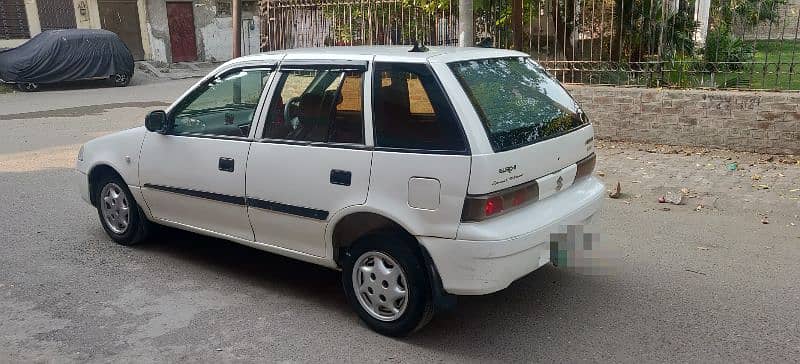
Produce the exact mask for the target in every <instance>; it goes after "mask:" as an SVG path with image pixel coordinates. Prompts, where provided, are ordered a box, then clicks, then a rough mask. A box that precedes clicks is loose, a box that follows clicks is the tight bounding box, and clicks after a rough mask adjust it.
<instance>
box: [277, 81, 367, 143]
mask: <svg viewBox="0 0 800 364" xmlns="http://www.w3.org/2000/svg"><path fill="white" fill-rule="evenodd" d="M362 82H363V72H362V71H352V70H342V69H335V68H330V69H300V70H291V69H290V70H283V71H281V75H280V78H279V80H278V85H277V88H276V92H275V95H274V96H273V99H272V102H271V103H270V108H269V114H268V115H267V123H266V127H265V129H264V138H267V139H279V140H291V141H305V142H324V143H348V144H363V143H364V118H363V107H362V105H363V97H362V96H363V95H362V89H363V86H362Z"/></svg>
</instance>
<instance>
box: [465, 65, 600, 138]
mask: <svg viewBox="0 0 800 364" xmlns="http://www.w3.org/2000/svg"><path fill="white" fill-rule="evenodd" d="M449 66H450V69H451V70H452V71H453V73H454V74H455V76H456V78H458V80H459V82H460V83H461V86H462V87H463V88H464V90H465V91H466V92H467V95H468V96H469V98H470V100H471V101H472V105H473V106H474V107H475V110H476V111H477V112H478V114H479V115H480V117H481V119H482V121H483V125H484V127H485V128H486V132H487V133H488V134H489V139H490V141H491V143H492V148H493V149H494V151H495V152H501V151H506V150H510V149H514V148H519V147H521V146H524V145H529V144H533V143H536V142H538V141H541V140H545V139H548V138H553V137H556V136H559V135H562V134H565V133H568V132H570V131H572V130H574V129H577V128H579V127H581V126H583V125H584V124H586V123H587V120H586V117H585V115H583V113H582V112H581V111H580V108H579V107H578V105H577V104H576V103H575V100H573V99H572V97H570V95H569V94H568V93H567V92H566V91H565V90H564V88H563V87H561V85H560V84H559V83H558V81H557V80H555V79H554V78H552V77H551V76H550V75H548V74H547V72H545V71H544V69H542V68H541V67H539V66H538V65H537V64H536V63H534V62H533V61H531V60H530V59H529V58H526V57H509V58H491V59H478V60H470V61H463V62H454V63H450V64H449Z"/></svg>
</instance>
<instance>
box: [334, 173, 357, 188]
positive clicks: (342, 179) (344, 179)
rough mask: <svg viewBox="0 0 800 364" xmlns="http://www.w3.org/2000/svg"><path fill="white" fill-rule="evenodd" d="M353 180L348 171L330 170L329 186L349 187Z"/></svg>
mask: <svg viewBox="0 0 800 364" xmlns="http://www.w3.org/2000/svg"><path fill="white" fill-rule="evenodd" d="M352 179H353V173H351V172H350V171H343V170H341V169H332V170H331V184H333V185H340V186H349V185H350V183H351V181H352Z"/></svg>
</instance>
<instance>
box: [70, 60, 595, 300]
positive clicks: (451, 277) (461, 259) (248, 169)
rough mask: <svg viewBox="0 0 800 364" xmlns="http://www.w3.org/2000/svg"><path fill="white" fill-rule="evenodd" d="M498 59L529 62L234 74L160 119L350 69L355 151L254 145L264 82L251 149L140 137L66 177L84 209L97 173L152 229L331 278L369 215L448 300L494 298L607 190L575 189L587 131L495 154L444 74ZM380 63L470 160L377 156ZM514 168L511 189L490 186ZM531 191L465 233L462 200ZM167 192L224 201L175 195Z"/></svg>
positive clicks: (270, 63) (95, 151) (112, 138)
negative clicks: (433, 110)
mask: <svg viewBox="0 0 800 364" xmlns="http://www.w3.org/2000/svg"><path fill="white" fill-rule="evenodd" d="M499 57H527V55H526V54H523V53H520V52H514V51H507V50H497V49H477V48H467V49H463V48H462V49H460V48H448V47H442V48H438V47H431V49H430V50H429V51H428V52H425V53H409V52H408V47H341V48H339V47H336V48H324V49H306V50H302V49H301V50H291V51H284V52H274V53H265V54H259V55H253V56H248V57H244V58H240V59H236V60H232V61H230V62H228V63H225V64H223V65H222V66H220V67H219V68H218V69H217V70H215V71H214V72H212V73H211V74H209V75H208V76H207V77H205V78H204V79H203V80H201V81H199V82H198V83H197V85H195V86H194V87H193V88H192V89H190V90H188V91H187V92H186V93H185V94H184V95H183V96H181V97H180V98H179V99H178V100H177V101H176V102H175V103H174V104H173V105H172V106H170V108H169V109H167V110H166V112H167V113H168V114H169V113H170V111H171V110H173V109H174V108H175V107H176V105H178V104H180V101H181V100H182V99H183V98H185V97H187V96H188V95H189V94H190V93H191V92H192V90H193V89H195V88H197V87H199V85H202V84H204V83H205V82H207V81H208V80H210V79H212V78H214V77H216V76H217V75H220V74H223V73H225V72H228V71H230V70H234V69H237V68H241V67H267V68H270V69H273V70H276V69H277V70H278V72H279V71H280V69H281V67H282V65H283V64H286V63H287V62H291V61H307V62H314V61H325V62H334V63H336V62H338V61H342V62H345V61H347V62H352V61H358V62H363V63H364V64H366V71H365V76H364V77H363V80H364V81H363V108H364V109H363V118H364V126H363V128H364V135H365V138H364V145H363V147H359V148H341V147H339V146H331V145H326V144H324V143H322V144H318V145H317V144H314V143H310V144H306V145H295V144H286V143H273V142H271V141H269V140H264V139H263V138H261V137H260V136H261V135H264V134H263V131H264V128H265V125H264V124H265V120H266V114H267V112H266V110H267V108H268V105H267V104H268V103H269V100H272V96H273V93H274V92H275V90H274V89H275V87H276V85H275V84H276V82H275V78H276V76H275V74H276V72H273V73H272V75H271V76H270V78H269V81H268V82H267V86H266V89H265V91H264V92H263V93H262V95H261V99H260V102H259V105H258V107H257V109H256V111H255V113H254V117H253V124H252V126H251V127H250V128H249V135H248V136H247V137H243V138H235V139H231V138H205V137H201V136H197V137H192V136H175V135H164V134H160V133H155V132H148V131H147V130H146V129H145V128H144V127H139V128H135V129H131V130H126V131H122V132H119V133H115V134H111V135H108V136H104V137H101V138H97V139H95V140H92V141H90V142H88V143H86V145H85V146H83V147H82V148H81V152H80V155H79V158H78V162H77V168H76V169H77V170H78V172H80V173H79V177H78V178H79V182H78V186H79V188H80V192H81V196H82V197H83V199H84V200H86V201H87V202H90V203H91V200H92V198H91V195H90V190H91V188H92V187H91V185H90V180H89V175H90V174H91V173H92V171H93V170H95V169H96V168H98V167H101V166H106V167H110V168H112V169H113V170H114V171H116V172H117V173H118V174H119V175H120V176H121V177H122V179H123V180H124V181H125V183H126V184H127V185H128V187H129V189H130V191H131V193H132V194H133V197H134V198H135V199H136V202H137V203H138V204H139V206H141V207H142V210H143V212H144V214H145V215H146V217H147V218H148V219H149V220H151V221H153V222H156V223H159V224H163V225H168V226H172V227H177V228H180V229H185V230H189V231H194V232H197V233H201V234H206V235H210V236H215V237H219V238H223V239H227V240H230V241H234V242H237V243H241V244H244V245H248V246H251V247H254V248H257V249H262V250H265V251H269V252H273V253H277V254H281V255H285V256H289V257H292V258H296V259H300V260H303V261H307V262H311V263H315V264H319V265H323V266H327V267H331V268H338V264H337V260H336V254H337V253H336V251H335V246H334V245H335V244H334V243H335V242H334V240H335V237H334V231H335V230H336V227H337V224H339V223H340V222H342V221H344V220H345V218H346V217H348V216H354V215H353V214H356V213H365V214H374V215H379V216H382V217H384V218H386V219H389V220H391V221H393V222H395V223H396V224H397V225H399V226H401V227H402V228H403V229H405V230H406V231H407V232H408V233H409V234H410V235H412V236H414V237H416V239H417V241H418V242H419V243H420V244H421V246H422V247H424V249H425V250H426V252H427V253H428V254H429V256H430V258H432V263H433V265H434V268H435V269H436V271H437V272H438V276H439V277H440V278H441V288H443V290H444V291H445V292H448V293H451V294H459V295H474V294H486V293H491V292H495V291H498V290H501V289H503V288H505V287H507V286H508V285H509V284H510V283H511V282H513V281H514V280H516V279H518V278H520V277H522V276H524V275H526V274H528V273H530V272H532V271H533V270H535V269H537V268H539V267H541V266H543V265H545V264H547V263H548V262H549V261H550V245H549V242H550V237H549V234H550V233H551V232H553V231H554V230H556V229H557V228H558V227H559V226H562V225H566V224H583V223H586V222H587V221H588V220H590V219H591V217H592V216H593V215H594V214H595V213H596V212H597V211H598V209H599V208H600V205H601V202H602V197H603V194H604V187H603V185H602V184H601V183H600V182H599V181H598V180H597V179H596V178H594V177H592V176H591V175H590V176H587V177H585V178H582V179H580V180H578V181H576V178H575V177H576V163H577V162H578V161H581V160H584V159H586V158H587V157H589V156H592V155H593V154H594V145H593V134H594V132H593V129H592V126H591V124H587V125H585V126H582V127H580V128H578V129H576V130H573V131H571V132H569V133H567V134H564V135H561V136H558V137H554V138H551V139H547V140H543V141H539V142H536V143H534V144H531V145H527V146H523V147H520V148H516V149H513V150H509V151H504V152H495V151H494V150H493V148H492V145H491V142H490V140H489V138H488V137H487V131H486V129H485V128H484V126H483V125H482V122H481V118H480V116H479V114H478V112H477V111H476V109H475V107H473V104H472V103H471V101H470V99H469V97H468V95H467V93H466V91H465V90H464V88H463V87H462V86H461V84H460V83H459V81H458V79H457V78H456V76H454V74H453V72H452V71H451V70H450V68H448V63H450V62H455V61H463V60H472V59H486V58H499ZM376 62H393V63H403V62H406V63H421V64H425V65H428V67H430V69H431V70H433V72H434V74H435V76H436V78H438V82H439V84H440V85H441V87H442V89H443V90H444V91H445V93H446V95H447V97H448V99H449V102H450V103H451V105H452V108H453V110H454V112H455V114H456V116H457V119H458V120H459V121H460V124H461V126H462V128H463V133H464V137H465V138H466V142H467V144H468V148H469V151H468V153H463V154H445V153H438V154H437V153H417V152H408V151H404V152H399V151H393V150H386V149H381V148H376V147H375V140H374V138H373V128H374V127H373V110H372V108H373V107H372V97H373V95H372V90H373V85H372V82H373V81H372V80H373V77H372V72H373V69H374V65H375V63H376ZM220 157H226V158H231V159H233V160H234V161H235V163H234V168H233V169H234V172H232V173H224V172H221V171H220V170H219V169H218V159H219V158H220ZM289 161H291V163H289ZM511 165H513V166H515V167H514V168H515V170H514V173H513V175H514V176H515V177H516V178H506V177H505V175H503V174H502V173H498V172H499V171H500V170H502V169H503V168H504V167H506V166H511ZM104 168H105V167H104ZM334 169H342V170H347V171H350V172H351V173H352V181H351V184H350V185H349V186H341V185H336V184H332V183H330V182H329V174H330V173H331V171H332V170H334ZM533 181H536V183H537V184H538V189H539V201H536V202H534V203H531V204H528V205H525V206H524V207H522V208H519V209H517V210H514V211H510V212H508V213H505V214H503V215H500V216H497V217H492V218H488V219H486V220H482V221H478V222H463V221H462V213H463V209H464V205H465V199H466V198H467V197H468V196H475V195H485V194H491V193H494V192H496V191H498V190H502V189H506V188H509V187H512V186H515V185H518V184H520V183H526V182H533ZM158 186H160V187H158ZM172 187H174V188H180V189H181V191H199V192H203V193H211V194H214V196H220V198H217V199H212V198H207V196H206V197H202V196H197V195H191V194H186V193H176V190H171V189H170V188H172ZM178 192H180V191H178ZM226 199H227V200H226ZM237 202H241V203H237ZM298 209H299V210H298ZM298 211H299V212H300V213H297V212H298Z"/></svg>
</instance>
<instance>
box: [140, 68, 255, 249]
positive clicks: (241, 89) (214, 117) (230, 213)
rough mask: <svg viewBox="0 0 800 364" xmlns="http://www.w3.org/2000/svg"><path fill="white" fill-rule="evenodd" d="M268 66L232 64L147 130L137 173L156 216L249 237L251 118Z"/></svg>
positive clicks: (253, 114)
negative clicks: (163, 126) (161, 129)
mask: <svg viewBox="0 0 800 364" xmlns="http://www.w3.org/2000/svg"><path fill="white" fill-rule="evenodd" d="M270 73H271V70H269V69H265V68H249V69H237V70H233V71H230V72H225V73H223V74H221V75H218V76H217V77H214V78H212V79H210V80H208V82H206V83H205V84H203V85H201V86H200V87H199V88H197V89H195V90H194V91H193V92H192V93H190V94H189V96H187V97H186V98H185V99H184V100H182V101H181V102H179V103H178V104H177V106H176V107H175V108H174V109H173V110H171V111H170V112H169V116H168V120H170V123H171V124H172V126H171V127H170V128H169V129H168V132H167V133H166V134H163V135H162V134H158V133H148V135H147V137H146V138H145V141H144V145H142V155H141V161H140V167H139V175H140V178H141V183H142V193H143V194H144V198H145V201H146V202H147V206H148V207H149V208H150V211H151V213H152V215H153V216H154V217H155V218H156V219H160V220H166V221H169V222H173V223H178V224H182V225H185V226H190V227H194V228H197V229H201V230H205V231H210V232H214V233H218V234H224V235H228V236H232V237H236V238H241V239H246V240H251V241H252V240H253V230H252V229H251V228H250V222H249V220H248V218H247V208H246V207H245V166H246V165H247V154H248V151H249V150H250V140H251V137H252V135H251V131H250V129H251V125H252V123H253V119H254V116H255V114H256V112H257V109H258V105H260V99H261V94H262V91H263V89H264V88H265V86H266V84H267V81H268V78H269V75H270Z"/></svg>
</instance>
